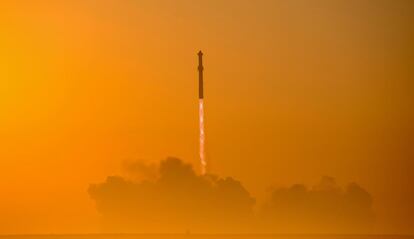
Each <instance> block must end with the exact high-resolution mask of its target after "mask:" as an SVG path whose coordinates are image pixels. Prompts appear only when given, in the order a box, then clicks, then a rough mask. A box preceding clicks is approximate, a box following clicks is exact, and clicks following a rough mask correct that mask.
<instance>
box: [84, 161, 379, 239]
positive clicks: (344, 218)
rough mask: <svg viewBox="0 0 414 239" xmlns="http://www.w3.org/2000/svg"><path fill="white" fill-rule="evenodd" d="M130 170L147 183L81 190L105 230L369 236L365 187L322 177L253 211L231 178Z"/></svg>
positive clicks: (277, 193)
mask: <svg viewBox="0 0 414 239" xmlns="http://www.w3.org/2000/svg"><path fill="white" fill-rule="evenodd" d="M154 167H155V168H156V169H157V171H156V172H155V170H154ZM130 169H131V172H134V170H135V171H136V172H137V173H141V171H144V172H150V173H149V174H148V175H149V176H150V178H151V180H148V181H145V180H144V181H142V180H141V181H136V180H129V179H125V178H123V177H119V176H111V177H108V178H107V179H106V181H105V182H103V183H100V184H94V185H91V186H90V188H89V194H90V196H91V197H92V198H93V199H94V200H95V202H96V205H97V208H98V211H99V212H100V213H101V215H102V223H103V227H104V228H103V229H104V231H106V232H158V233H159V232H184V231H187V230H189V231H193V232H208V233H225V232H233V233H242V232H294V233H308V232H309V233H311V232H320V233H327V232H331V233H340V232H346V233H359V232H368V231H369V228H370V227H369V226H370V224H371V222H372V220H373V217H374V216H373V212H372V198H371V196H370V194H369V193H368V192H367V191H366V190H365V189H363V188H362V187H360V186H359V185H358V184H356V183H351V184H349V185H348V186H347V187H345V188H343V187H340V186H339V185H337V184H336V182H335V180H334V179H333V178H330V177H324V178H322V180H321V181H320V182H319V183H318V184H317V185H314V186H313V187H311V188H307V187H306V186H305V185H302V184H296V185H293V186H291V187H287V188H279V189H275V190H273V191H272V192H271V195H270V198H269V199H268V200H267V201H266V202H265V203H264V204H263V205H261V206H260V207H259V209H258V211H257V212H256V213H254V211H253V207H254V204H255V199H254V198H252V197H251V196H250V194H249V192H248V191H247V190H246V189H245V188H244V187H243V186H242V184H241V183H240V182H239V181H237V180H235V179H233V178H230V177H227V178H221V177H218V176H216V175H204V176H202V175H197V174H196V173H195V172H194V171H193V169H192V167H191V165H189V164H186V163H184V162H182V161H181V160H179V159H176V158H168V159H166V160H163V161H161V162H160V164H159V165H158V166H154V165H150V166H145V165H143V164H141V163H135V164H130ZM154 175H156V177H155V179H154V177H153V176H154Z"/></svg>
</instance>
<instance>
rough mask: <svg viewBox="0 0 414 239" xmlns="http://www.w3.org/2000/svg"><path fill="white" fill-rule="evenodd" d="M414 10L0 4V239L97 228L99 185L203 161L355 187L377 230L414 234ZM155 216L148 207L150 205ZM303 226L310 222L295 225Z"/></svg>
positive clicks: (238, 171)
mask: <svg viewBox="0 0 414 239" xmlns="http://www.w3.org/2000/svg"><path fill="white" fill-rule="evenodd" d="M413 23H414V2H413V1H408V0H407V1H404V0H396V1H392V0H371V1H370V0H364V1H357V0H351V1H345V0H337V1H330V0H315V1H305V0H298V1H276V0H275V1H273V0H259V1H249V0H226V1H223V0H211V1H192V0H178V1H173V0H164V1H161V0H140V1H131V0H123V1H116V0H102V1H92V0H74V1H71V0H67V1H45V0H39V1H29V0H27V1H24V0H16V1H13V0H9V1H1V3H0V145H1V146H0V233H86V232H100V231H101V230H102V229H101V223H100V220H101V217H100V214H99V213H98V210H97V209H96V207H95V206H96V205H95V201H94V200H93V199H92V198H91V197H90V195H88V188H89V187H90V184H98V183H101V182H104V181H105V180H106V177H107V176H109V175H124V176H125V177H128V175H127V174H128V172H125V170H123V166H122V165H124V164H125V162H133V161H136V160H143V161H144V162H147V163H154V164H157V163H158V162H159V161H160V160H162V159H165V158H166V157H167V156H176V157H179V158H180V159H183V160H184V161H185V162H187V163H191V164H192V165H194V166H195V167H194V169H195V170H196V171H197V172H199V162H198V108H197V107H198V99H197V68H196V67H197V55H196V53H197V51H198V50H200V49H202V50H203V52H204V53H205V55H204V61H205V63H204V64H205V75H204V76H205V107H206V109H205V117H206V140H207V145H206V150H207V157H208V161H209V165H210V168H209V170H210V172H214V173H215V174H218V175H223V176H231V177H233V178H235V179H237V180H239V181H240V182H241V183H242V185H243V186H244V187H245V188H246V189H247V190H248V192H249V193H250V194H251V195H252V196H253V197H254V198H255V199H256V201H257V204H258V205H260V204H261V203H262V202H264V201H265V200H266V197H268V192H269V189H270V188H280V187H288V186H290V185H292V184H295V183H301V184H305V185H315V184H317V183H318V181H319V180H320V178H321V177H323V176H332V177H334V178H336V180H337V181H338V183H339V184H340V185H345V184H347V183H348V182H354V181H355V182H357V183H358V184H359V185H362V186H363V188H364V189H366V190H367V191H368V192H369V193H370V194H371V196H372V198H373V210H374V212H375V222H374V229H373V231H372V232H374V233H414V227H413V224H412V223H413V221H414V204H413V203H412V202H413V201H414V187H413V185H412V183H413V182H414V174H413V170H414V161H413V160H414V148H413V145H412V144H413V143H412V142H414V127H413V122H414V110H413V109H414V81H413V79H414V68H413V63H414V47H413V43H414V31H413V29H414V27H413ZM147 213H148V212H147ZM298 232H300V229H298Z"/></svg>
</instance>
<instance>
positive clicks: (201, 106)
mask: <svg viewBox="0 0 414 239" xmlns="http://www.w3.org/2000/svg"><path fill="white" fill-rule="evenodd" d="M198 107H199V117H200V163H201V173H202V174H205V173H206V166H207V162H206V158H205V152H204V150H205V149H204V141H205V136H204V102H203V99H200V101H199V105H198Z"/></svg>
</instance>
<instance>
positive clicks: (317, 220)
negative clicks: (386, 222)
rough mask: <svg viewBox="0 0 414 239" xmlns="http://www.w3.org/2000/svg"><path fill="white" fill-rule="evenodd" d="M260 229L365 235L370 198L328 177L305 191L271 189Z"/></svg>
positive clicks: (295, 187)
mask: <svg viewBox="0 0 414 239" xmlns="http://www.w3.org/2000/svg"><path fill="white" fill-rule="evenodd" d="M259 215H260V219H261V224H262V225H261V226H262V228H263V227H264V229H265V230H268V231H269V230H270V231H278V232H297V231H298V230H299V231H302V232H324V233H326V232H332V233H338V232H345V233H349V232H352V233H366V232H369V230H370V226H371V224H372V222H373V218H374V214H373V211H372V198H371V196H370V194H369V193H368V192H367V191H365V190H364V189H363V188H362V187H360V186H359V185H358V184H356V183H350V184H349V185H348V186H347V187H346V188H341V187H340V186H338V185H337V184H336V182H335V180H334V179H333V178H331V177H323V178H322V179H321V181H320V182H319V184H317V185H315V186H313V187H312V188H311V189H308V188H307V187H306V186H305V185H302V184H296V185H293V186H291V187H289V188H279V189H276V190H273V192H272V193H271V197H270V199H269V200H268V202H266V203H265V205H263V206H262V208H261V210H260V212H259Z"/></svg>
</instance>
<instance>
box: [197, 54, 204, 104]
mask: <svg viewBox="0 0 414 239" xmlns="http://www.w3.org/2000/svg"><path fill="white" fill-rule="evenodd" d="M203 70H204V67H203V53H202V52H201V51H199V52H198V98H199V99H203V98H204V85H203V84H204V83H203Z"/></svg>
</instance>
